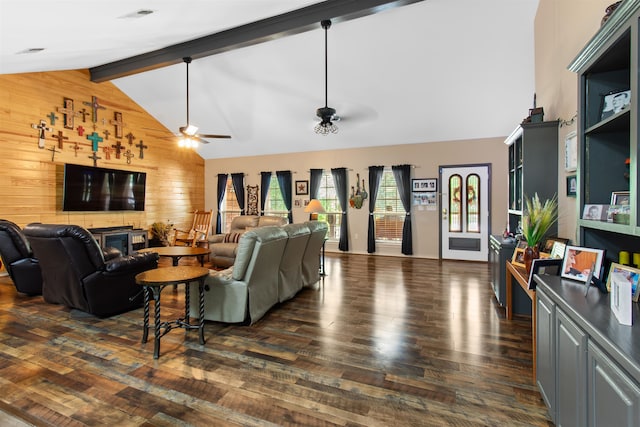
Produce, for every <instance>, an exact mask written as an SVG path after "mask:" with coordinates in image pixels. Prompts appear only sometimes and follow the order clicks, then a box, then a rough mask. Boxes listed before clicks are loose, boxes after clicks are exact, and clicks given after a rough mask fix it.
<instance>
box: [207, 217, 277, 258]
mask: <svg viewBox="0 0 640 427" xmlns="http://www.w3.org/2000/svg"><path fill="white" fill-rule="evenodd" d="M288 222H289V220H288V219H287V218H285V217H281V216H273V215H263V216H259V215H240V216H237V217H235V218H233V220H232V221H231V226H230V227H229V228H230V229H229V232H228V233H222V234H214V235H213V236H211V237H210V238H209V248H210V249H211V255H210V258H211V263H212V264H213V265H214V266H216V267H222V268H227V267H231V266H232V265H233V263H234V261H235V259H236V249H237V247H238V240H239V239H240V237H241V236H242V234H244V233H245V232H247V231H249V230H253V229H254V228H258V227H266V226H268V225H285V224H286V223H288Z"/></svg>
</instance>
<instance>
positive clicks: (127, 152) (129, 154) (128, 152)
mask: <svg viewBox="0 0 640 427" xmlns="http://www.w3.org/2000/svg"><path fill="white" fill-rule="evenodd" d="M124 156H125V157H126V158H127V164H128V165H130V164H131V159H132V158H133V157H135V156H136V155H135V154H133V153H132V152H131V150H127V151H125V152H124Z"/></svg>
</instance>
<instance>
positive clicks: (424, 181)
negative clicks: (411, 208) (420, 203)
mask: <svg viewBox="0 0 640 427" xmlns="http://www.w3.org/2000/svg"><path fill="white" fill-rule="evenodd" d="M437 190H438V179H437V178H420V179H412V180H411V191H413V192H414V193H421V192H424V191H437Z"/></svg>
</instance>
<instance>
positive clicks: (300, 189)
mask: <svg viewBox="0 0 640 427" xmlns="http://www.w3.org/2000/svg"><path fill="white" fill-rule="evenodd" d="M308 194H309V181H296V196H306V195H308Z"/></svg>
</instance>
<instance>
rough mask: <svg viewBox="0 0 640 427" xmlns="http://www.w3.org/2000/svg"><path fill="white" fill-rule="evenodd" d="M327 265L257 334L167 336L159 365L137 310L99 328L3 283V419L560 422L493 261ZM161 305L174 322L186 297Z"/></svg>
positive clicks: (215, 331)
mask: <svg viewBox="0 0 640 427" xmlns="http://www.w3.org/2000/svg"><path fill="white" fill-rule="evenodd" d="M326 270H327V276H326V278H324V279H323V280H322V282H321V283H320V284H319V286H318V288H317V289H304V290H303V291H301V292H300V293H299V294H298V295H297V296H296V297H295V298H294V299H292V300H290V301H288V302H286V303H284V304H281V305H279V306H276V307H275V308H273V309H272V310H271V311H270V312H269V313H267V315H266V316H265V317H264V318H263V319H261V320H260V321H259V322H258V323H257V324H255V325H253V326H239V325H227V324H220V323H214V322H207V324H206V327H205V328H206V329H205V337H206V339H207V343H206V344H205V345H203V346H201V345H199V344H198V338H197V333H196V332H193V331H192V332H188V333H187V332H185V331H183V330H172V331H171V332H169V333H168V334H167V335H165V336H164V337H163V338H162V345H161V355H160V359H158V360H154V359H153V340H152V339H151V340H150V341H149V342H148V343H146V344H141V343H140V338H141V336H142V327H141V325H142V314H143V313H142V309H138V310H135V311H132V312H129V313H125V314H122V315H119V316H115V317H112V318H108V319H97V318H94V317H91V316H88V315H86V314H83V313H81V312H78V311H75V310H68V309H66V308H64V307H61V306H56V305H51V304H47V303H44V302H43V300H42V298H41V297H34V298H29V297H26V296H23V295H20V294H17V293H16V291H15V288H14V287H13V285H12V283H11V281H10V279H8V278H6V277H3V278H0V403H2V405H1V406H0V409H2V408H4V409H5V410H7V411H9V412H10V413H13V414H14V415H15V414H17V415H19V416H22V417H24V419H25V420H26V421H27V422H29V423H31V424H33V425H47V426H83V425H89V426H97V425H105V426H107V425H108V426H175V425H181V426H188V425H194V426H216V425H221V426H233V425H237V426H254V425H255V426H268V425H300V426H322V425H338V426H550V425H553V424H552V423H551V422H550V420H549V417H548V414H547V410H546V407H545V406H544V403H543V402H542V399H541V397H540V394H539V392H538V390H537V388H536V386H535V384H534V381H533V378H532V374H531V372H532V371H531V361H532V357H531V356H532V355H531V323H530V319H528V318H520V319H516V320H514V321H507V320H505V316H504V310H503V309H502V308H500V307H498V305H497V303H496V301H495V298H494V297H493V295H492V291H491V287H490V284H489V270H488V266H487V264H484V263H460V262H443V263H442V265H439V263H438V262H437V261H434V260H425V259H414V258H399V257H398V258H396V257H376V256H365V255H343V254H327V268H326ZM162 303H163V305H162V313H163V318H165V316H166V317H167V318H168V317H170V316H174V317H179V316H180V313H181V312H182V310H183V293H182V290H180V291H179V292H178V293H173V292H172V290H170V289H165V291H164V292H163V293H162ZM0 419H2V418H0ZM9 425H11V424H9ZM16 425H17V424H16Z"/></svg>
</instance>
